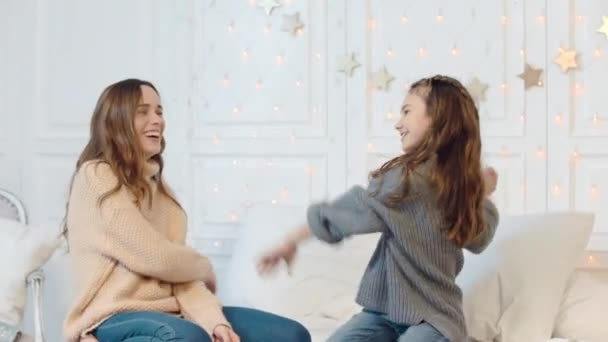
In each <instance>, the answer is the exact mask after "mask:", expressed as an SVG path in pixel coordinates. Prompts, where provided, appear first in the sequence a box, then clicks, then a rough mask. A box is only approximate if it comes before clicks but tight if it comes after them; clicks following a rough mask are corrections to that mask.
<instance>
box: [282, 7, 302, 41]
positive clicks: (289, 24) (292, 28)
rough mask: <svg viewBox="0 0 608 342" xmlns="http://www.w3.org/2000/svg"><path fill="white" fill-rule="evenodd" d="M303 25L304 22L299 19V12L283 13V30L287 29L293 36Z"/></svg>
mask: <svg viewBox="0 0 608 342" xmlns="http://www.w3.org/2000/svg"><path fill="white" fill-rule="evenodd" d="M303 27H304V23H303V22H302V21H301V20H300V12H296V13H294V14H291V15H283V28H282V29H283V31H287V32H289V33H291V34H292V35H294V36H295V35H296V34H298V31H299V30H301V29H302V28H303Z"/></svg>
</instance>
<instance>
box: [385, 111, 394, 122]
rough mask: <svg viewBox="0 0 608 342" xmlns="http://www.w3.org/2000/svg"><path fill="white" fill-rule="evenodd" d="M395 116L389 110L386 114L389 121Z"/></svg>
mask: <svg viewBox="0 0 608 342" xmlns="http://www.w3.org/2000/svg"><path fill="white" fill-rule="evenodd" d="M393 116H394V114H393V111H392V110H389V111H388V112H386V119H387V120H392V119H393Z"/></svg>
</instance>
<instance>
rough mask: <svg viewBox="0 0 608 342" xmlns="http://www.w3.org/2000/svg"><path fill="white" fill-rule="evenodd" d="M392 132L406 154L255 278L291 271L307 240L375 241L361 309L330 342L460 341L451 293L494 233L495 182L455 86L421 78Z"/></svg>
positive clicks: (311, 215) (456, 302) (337, 204)
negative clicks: (357, 237) (469, 256)
mask: <svg viewBox="0 0 608 342" xmlns="http://www.w3.org/2000/svg"><path fill="white" fill-rule="evenodd" d="M395 128H396V129H397V131H398V132H399V134H400V136H401V145H402V149H403V151H404V154H402V155H400V156H398V157H396V158H393V159H392V160H390V161H388V162H387V163H385V164H384V165H383V166H382V167H381V168H380V169H378V170H376V171H373V172H372V173H371V180H370V185H369V187H368V189H364V188H362V187H360V186H355V187H353V188H351V189H350V190H349V191H348V192H346V193H345V194H343V195H342V196H340V197H339V198H337V199H336V200H335V201H333V202H331V203H319V204H314V205H312V206H310V207H309V209H308V213H307V218H308V219H307V220H308V225H304V226H302V227H301V228H299V229H297V230H295V231H294V232H293V233H292V234H290V235H289V236H288V237H287V239H286V241H285V242H284V243H282V244H281V245H279V246H278V247H276V248H275V249H273V250H271V251H270V252H268V253H267V254H266V255H265V256H264V257H262V258H261V260H260V261H259V264H258V270H259V271H260V273H266V272H269V271H271V270H272V269H274V268H275V267H276V266H277V264H278V263H279V262H280V261H281V260H285V261H286V262H287V264H288V265H289V264H290V263H291V262H292V260H293V258H294V255H295V253H296V246H297V244H298V243H299V242H301V241H302V240H305V239H307V238H308V237H310V236H311V234H314V235H315V236H316V237H317V238H319V239H321V240H323V241H326V242H329V243H338V242H340V241H342V240H343V239H344V238H347V237H348V236H350V235H353V234H366V233H372V232H381V236H380V239H379V241H378V245H377V247H376V250H375V252H374V254H373V256H372V258H371V260H370V262H369V265H368V266H367V269H366V271H365V273H364V275H363V279H362V280H361V284H360V286H359V293H358V295H357V303H359V304H360V305H361V306H363V308H364V309H363V311H362V312H361V313H359V314H357V315H355V316H354V317H353V318H352V319H351V320H350V321H348V322H347V323H346V324H345V325H343V326H342V327H340V328H339V329H338V330H337V331H336V332H335V333H334V334H333V335H332V336H331V337H330V339H329V341H331V342H338V341H348V342H353V341H399V342H424V341H455V342H461V341H465V340H466V336H467V335H466V329H465V322H464V315H463V312H462V292H461V290H460V289H459V288H458V286H457V285H456V283H455V278H456V276H457V275H458V273H459V272H460V270H461V269H462V266H463V252H462V249H463V248H466V249H468V250H470V251H472V252H473V253H481V252H482V251H483V250H484V249H485V248H486V246H487V245H488V244H489V242H490V241H491V240H492V237H493V235H494V231H495V229H496V226H497V223H498V212H497V210H496V207H495V206H494V205H493V204H492V202H490V201H489V200H488V199H487V196H488V195H490V194H491V193H492V192H493V191H494V189H495V187H496V181H497V175H496V173H495V172H494V170H493V169H491V168H488V169H485V170H483V171H482V168H481V162H480V153H481V138H480V133H479V116H478V113H477V109H476V107H475V104H474V102H473V99H472V98H471V96H470V95H469V93H468V92H467V91H466V90H465V88H464V87H463V86H462V85H461V84H460V82H458V81H457V80H455V79H453V78H449V77H446V76H434V77H431V78H425V79H422V80H420V81H418V82H416V83H414V84H413V85H412V86H411V88H410V90H409V92H408V94H407V96H406V98H405V101H404V103H403V106H402V108H401V118H400V120H399V121H398V122H397V124H396V125H395Z"/></svg>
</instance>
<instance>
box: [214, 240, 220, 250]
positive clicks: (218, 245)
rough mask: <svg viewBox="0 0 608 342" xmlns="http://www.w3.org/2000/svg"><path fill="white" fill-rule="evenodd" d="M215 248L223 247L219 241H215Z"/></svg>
mask: <svg viewBox="0 0 608 342" xmlns="http://www.w3.org/2000/svg"><path fill="white" fill-rule="evenodd" d="M213 247H215V248H219V247H222V242H221V241H219V240H215V241H213Z"/></svg>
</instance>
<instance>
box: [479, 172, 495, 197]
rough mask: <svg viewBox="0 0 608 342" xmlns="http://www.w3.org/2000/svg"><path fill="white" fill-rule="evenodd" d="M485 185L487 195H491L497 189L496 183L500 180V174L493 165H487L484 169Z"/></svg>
mask: <svg viewBox="0 0 608 342" xmlns="http://www.w3.org/2000/svg"><path fill="white" fill-rule="evenodd" d="M482 176H483V185H484V192H485V195H486V196H490V195H491V194H492V193H493V192H494V191H495V190H496V183H497V182H498V174H497V173H496V170H494V168H493V167H486V168H485V169H483V175H482Z"/></svg>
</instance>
